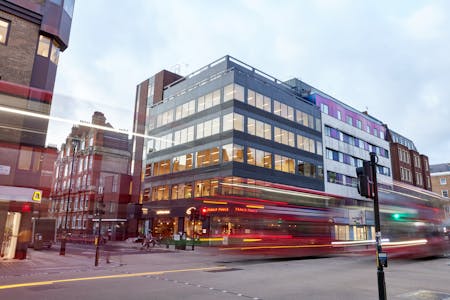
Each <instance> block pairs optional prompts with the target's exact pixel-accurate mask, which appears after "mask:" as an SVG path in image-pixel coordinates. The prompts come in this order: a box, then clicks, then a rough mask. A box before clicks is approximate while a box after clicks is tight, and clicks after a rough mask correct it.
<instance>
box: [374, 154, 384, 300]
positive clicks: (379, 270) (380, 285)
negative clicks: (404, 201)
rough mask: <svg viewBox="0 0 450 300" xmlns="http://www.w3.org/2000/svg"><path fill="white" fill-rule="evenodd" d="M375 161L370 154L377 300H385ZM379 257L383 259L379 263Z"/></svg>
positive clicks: (375, 156)
mask: <svg viewBox="0 0 450 300" xmlns="http://www.w3.org/2000/svg"><path fill="white" fill-rule="evenodd" d="M377 160H378V157H377V155H376V154H375V153H374V152H370V166H371V171H372V187H373V213H374V218H375V244H376V259H377V279H378V298H379V299H380V300H386V283H385V280H384V271H383V265H384V264H387V261H386V259H387V258H386V257H385V253H383V251H382V248H381V225H380V207H379V204H378V184H377ZM380 255H381V256H383V259H385V261H384V262H381V261H380Z"/></svg>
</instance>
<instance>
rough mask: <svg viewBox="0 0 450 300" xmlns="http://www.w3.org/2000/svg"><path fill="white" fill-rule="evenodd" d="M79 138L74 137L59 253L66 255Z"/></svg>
mask: <svg viewBox="0 0 450 300" xmlns="http://www.w3.org/2000/svg"><path fill="white" fill-rule="evenodd" d="M78 143H79V140H78V139H75V138H73V139H72V166H71V168H70V175H69V192H68V195H67V201H66V218H65V220H64V232H63V235H62V239H61V248H60V249H59V255H66V242H67V219H68V217H69V204H70V193H71V192H72V176H73V169H74V165H75V152H76V151H77V147H78Z"/></svg>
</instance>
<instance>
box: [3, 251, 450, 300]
mask: <svg viewBox="0 0 450 300" xmlns="http://www.w3.org/2000/svg"><path fill="white" fill-rule="evenodd" d="M91 250H92V249H87V251H86V249H85V250H83V248H78V250H76V251H75V250H73V248H72V250H70V251H72V253H76V254H71V252H70V251H69V254H68V255H67V257H60V256H58V255H57V251H54V252H40V253H32V254H31V255H32V256H33V255H34V261H35V264H34V265H32V268H31V270H28V269H27V268H29V266H27V265H25V263H24V264H23V265H20V262H18V263H16V265H15V266H13V268H14V270H15V271H11V270H10V271H9V273H8V272H4V274H3V275H2V272H1V269H0V299H64V300H69V299H127V300H128V299H195V300H199V299H345V300H348V299H378V290H377V281H376V267H375V264H374V259H373V258H372V257H359V256H345V257H328V258H306V259H305V258H304V259H269V258H266V257H253V256H243V255H225V254H223V253H220V252H217V251H215V250H211V249H197V250H196V251H170V252H166V251H154V252H148V253H144V252H142V251H139V250H136V249H134V250H133V249H128V250H122V251H119V250H117V249H116V250H117V251H115V252H113V254H112V256H111V259H110V263H109V264H106V262H105V260H104V258H102V260H101V264H100V267H97V268H96V267H93V260H92V255H91V254H92V251H91ZM47 260H53V262H51V263H50V262H47ZM31 261H33V259H32V260H31ZM40 262H42V263H40ZM44 262H45V263H44ZM14 263H15V262H13V263H12V264H14ZM0 266H3V267H4V266H5V264H4V263H3V264H2V263H0ZM3 269H4V270H5V268H3ZM385 273H386V286H387V295H388V299H399V300H402V299H405V300H408V299H427V300H443V299H450V259H448V258H436V259H428V260H391V261H390V262H389V267H388V268H387V269H385Z"/></svg>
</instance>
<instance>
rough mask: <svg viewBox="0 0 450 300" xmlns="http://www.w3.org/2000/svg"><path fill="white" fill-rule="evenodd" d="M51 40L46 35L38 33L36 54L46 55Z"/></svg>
mask: <svg viewBox="0 0 450 300" xmlns="http://www.w3.org/2000/svg"><path fill="white" fill-rule="evenodd" d="M50 46H51V41H50V39H49V38H48V37H46V36H43V35H40V36H39V45H38V50H37V54H38V55H40V56H43V57H48V55H49V52H50Z"/></svg>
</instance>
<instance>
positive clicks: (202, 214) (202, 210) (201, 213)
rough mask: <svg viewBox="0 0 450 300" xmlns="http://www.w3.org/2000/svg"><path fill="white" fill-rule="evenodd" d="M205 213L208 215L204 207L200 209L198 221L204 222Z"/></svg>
mask: <svg viewBox="0 0 450 300" xmlns="http://www.w3.org/2000/svg"><path fill="white" fill-rule="evenodd" d="M207 213H208V209H207V208H206V207H202V208H201V209H200V219H201V220H204V219H205V218H206V214H207Z"/></svg>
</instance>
